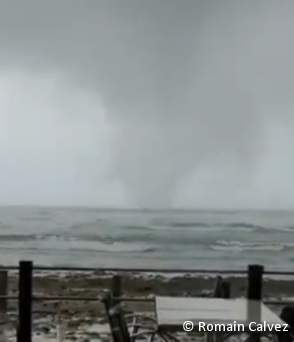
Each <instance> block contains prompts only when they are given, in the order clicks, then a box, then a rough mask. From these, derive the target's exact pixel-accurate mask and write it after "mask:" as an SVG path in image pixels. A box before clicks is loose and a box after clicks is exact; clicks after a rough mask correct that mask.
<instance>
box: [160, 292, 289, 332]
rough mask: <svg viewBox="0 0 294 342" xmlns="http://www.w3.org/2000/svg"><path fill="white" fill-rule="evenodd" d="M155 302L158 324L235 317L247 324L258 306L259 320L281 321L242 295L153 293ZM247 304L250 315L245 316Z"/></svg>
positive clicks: (180, 324)
mask: <svg viewBox="0 0 294 342" xmlns="http://www.w3.org/2000/svg"><path fill="white" fill-rule="evenodd" d="M155 303H156V315H157V321H158V325H159V326H162V327H163V326H164V327H173V328H176V327H178V328H179V329H182V327H183V323H184V322H185V321H192V322H193V323H194V325H197V323H198V322H206V323H207V324H208V323H212V324H215V323H223V324H230V323H233V322H234V321H236V322H237V323H242V324H244V325H245V326H248V324H249V323H250V322H257V320H258V318H257V317H256V313H257V312H258V306H260V311H261V319H260V321H261V322H263V321H266V322H267V323H269V324H283V323H284V322H283V321H282V320H281V319H280V318H279V317H278V316H277V315H276V314H275V313H273V312H272V311H271V310H270V309H269V308H268V307H266V306H265V305H264V304H262V303H260V302H255V301H248V300H246V299H221V298H174V297H156V298H155ZM248 305H250V306H251V308H250V313H252V314H251V317H247V306H248Z"/></svg>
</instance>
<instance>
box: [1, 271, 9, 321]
mask: <svg viewBox="0 0 294 342" xmlns="http://www.w3.org/2000/svg"><path fill="white" fill-rule="evenodd" d="M7 289H8V271H7V270H3V271H0V295H1V296H7ZM6 312H7V299H6V298H1V299H0V313H2V314H6Z"/></svg>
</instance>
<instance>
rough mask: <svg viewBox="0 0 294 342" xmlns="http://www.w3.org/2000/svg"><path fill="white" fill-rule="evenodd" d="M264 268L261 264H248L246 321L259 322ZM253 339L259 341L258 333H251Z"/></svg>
mask: <svg viewBox="0 0 294 342" xmlns="http://www.w3.org/2000/svg"><path fill="white" fill-rule="evenodd" d="M263 271H264V268H263V266H262V265H249V266H248V285H247V286H248V287H247V323H248V324H249V323H250V322H256V323H261V319H262V317H261V303H262V277H263ZM252 335H254V336H252V338H253V341H259V340H260V339H259V335H258V334H252Z"/></svg>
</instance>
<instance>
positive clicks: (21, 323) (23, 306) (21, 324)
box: [17, 261, 33, 342]
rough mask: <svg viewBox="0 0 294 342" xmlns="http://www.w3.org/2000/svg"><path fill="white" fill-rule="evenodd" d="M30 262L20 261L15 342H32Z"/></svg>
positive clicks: (31, 266)
mask: <svg viewBox="0 0 294 342" xmlns="http://www.w3.org/2000/svg"><path fill="white" fill-rule="evenodd" d="M32 277H33V263H32V261H20V263H19V279H18V331H17V339H18V341H17V342H32V299H33V298H32V297H33V295H32Z"/></svg>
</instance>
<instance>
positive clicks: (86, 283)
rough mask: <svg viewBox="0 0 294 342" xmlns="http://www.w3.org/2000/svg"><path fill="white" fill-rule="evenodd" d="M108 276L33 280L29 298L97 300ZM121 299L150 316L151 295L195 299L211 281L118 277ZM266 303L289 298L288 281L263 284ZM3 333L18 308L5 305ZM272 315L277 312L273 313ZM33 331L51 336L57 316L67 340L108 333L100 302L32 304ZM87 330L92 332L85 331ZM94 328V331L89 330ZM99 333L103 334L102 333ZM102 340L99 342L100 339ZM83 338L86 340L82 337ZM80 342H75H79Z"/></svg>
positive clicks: (237, 289) (239, 285)
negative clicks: (141, 299) (140, 299)
mask: <svg viewBox="0 0 294 342" xmlns="http://www.w3.org/2000/svg"><path fill="white" fill-rule="evenodd" d="M111 277H112V276H111V275H107V274H103V273H88V274H85V273H83V274H81V273H75V274H62V275H60V274H47V275H46V274H40V275H35V276H34V282H33V286H34V294H35V295H36V296H37V295H40V296H42V295H44V296H71V297H72V296H77V297H97V298H98V296H99V295H100V294H101V293H102V292H103V291H105V290H106V289H109V288H110V284H111ZM121 277H122V291H123V296H125V297H128V298H134V297H144V298H147V299H150V301H149V302H126V303H124V306H125V307H126V310H128V311H131V312H150V313H154V304H153V301H152V296H153V295H161V296H190V297H193V296H195V297H196V296H200V295H204V294H205V293H207V292H209V290H211V289H213V286H214V281H215V277H203V276H202V277H201V276H191V275H185V276H181V277H180V276H177V277H174V278H166V277H163V276H160V275H143V274H128V273H125V274H121ZM227 279H229V280H230V282H231V291H232V296H233V297H241V296H245V295H246V287H247V280H246V278H242V277H230V278H227ZM263 293H264V297H265V298H275V299H280V298H285V299H286V298H289V297H293V296H294V291H293V281H292V280H273V279H266V280H265V281H264V291H263ZM9 294H10V295H16V294H17V277H16V275H13V274H11V275H10V276H9ZM8 307H9V310H8V311H9V312H8V313H9V315H8V316H9V324H8V326H7V327H8V330H9V331H13V330H14V329H15V325H16V318H17V317H16V314H17V302H16V301H10V302H9V305H8ZM274 310H275V311H277V313H279V311H280V310H281V307H275V308H274ZM33 311H34V331H35V333H36V334H37V335H41V334H42V335H48V336H49V337H50V336H51V337H52V336H56V321H57V316H58V315H57V313H58V312H59V314H60V317H61V319H62V322H63V323H62V324H63V325H64V326H65V327H66V335H67V337H68V338H69V339H70V340H77V332H78V331H79V330H81V331H83V332H84V335H85V337H84V338H85V339H86V340H87V338H88V339H89V337H91V339H93V338H94V339H96V338H97V339H98V340H105V341H106V340H108V339H109V338H108V334H107V331H108V327H107V321H106V317H105V311H104V307H103V305H101V303H99V301H92V302H88V301H84V300H83V301H68V300H64V301H50V302H44V301H36V302H34V306H33ZM90 327H91V328H90ZM93 327H96V328H93ZM103 330H104V331H103ZM103 334H104V335H105V337H103V336H104V335H103ZM87 336H88V337H87ZM79 340H80V338H79Z"/></svg>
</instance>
